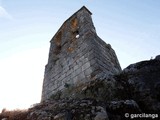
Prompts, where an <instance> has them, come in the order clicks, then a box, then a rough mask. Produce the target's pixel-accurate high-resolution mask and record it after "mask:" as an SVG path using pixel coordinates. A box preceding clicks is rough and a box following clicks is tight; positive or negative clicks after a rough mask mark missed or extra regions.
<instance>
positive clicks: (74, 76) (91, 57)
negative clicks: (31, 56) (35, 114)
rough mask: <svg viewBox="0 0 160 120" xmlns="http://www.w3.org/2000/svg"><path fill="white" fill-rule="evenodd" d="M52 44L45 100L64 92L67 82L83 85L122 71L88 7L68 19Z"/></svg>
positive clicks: (44, 82) (45, 78)
mask: <svg viewBox="0 0 160 120" xmlns="http://www.w3.org/2000/svg"><path fill="white" fill-rule="evenodd" d="M76 36H78V37H76ZM50 42H51V45H50V51H49V58H48V64H47V65H46V68H45V75H44V81H43V90H42V101H44V100H47V99H49V98H50V96H51V95H53V94H55V93H56V92H58V91H63V89H64V88H65V84H66V83H67V84H72V85H74V86H79V85H81V84H84V83H86V82H88V80H92V78H93V77H94V76H95V75H97V74H98V73H102V72H105V73H108V75H113V74H117V73H119V72H120V71H121V67H120V65H119V62H118V59H117V57H116V54H115V52H114V50H113V49H112V48H111V46H110V45H109V44H106V43H105V42H104V41H103V40H102V39H100V38H99V37H98V36H97V34H96V31H95V27H94V25H93V22H92V18H91V12H90V11H89V10H88V9H87V8H86V7H82V8H81V9H80V10H78V11H77V12H76V13H74V14H73V15H72V16H71V17H70V18H69V19H67V20H66V21H65V22H64V23H63V25H62V26H61V27H60V29H59V30H58V31H57V33H56V34H55V35H54V37H53V38H52V39H51V41H50Z"/></svg>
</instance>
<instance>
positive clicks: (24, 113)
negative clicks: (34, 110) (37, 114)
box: [0, 109, 28, 120]
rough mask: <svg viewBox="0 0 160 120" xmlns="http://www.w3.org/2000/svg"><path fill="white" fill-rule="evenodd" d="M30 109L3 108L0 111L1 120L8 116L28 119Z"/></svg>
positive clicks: (8, 119)
mask: <svg viewBox="0 0 160 120" xmlns="http://www.w3.org/2000/svg"><path fill="white" fill-rule="evenodd" d="M27 115H28V110H12V111H8V110H5V109H4V110H2V113H0V120H1V119H3V118H7V120H27Z"/></svg>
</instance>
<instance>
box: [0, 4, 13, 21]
mask: <svg viewBox="0 0 160 120" xmlns="http://www.w3.org/2000/svg"><path fill="white" fill-rule="evenodd" d="M0 18H5V19H13V18H12V16H11V15H10V14H9V13H8V12H7V11H6V10H5V9H4V8H3V7H2V6H0Z"/></svg>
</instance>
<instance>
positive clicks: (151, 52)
mask: <svg viewBox="0 0 160 120" xmlns="http://www.w3.org/2000/svg"><path fill="white" fill-rule="evenodd" d="M83 5H85V6H86V7H87V8H88V9H89V10H90V11H91V12H92V13H93V15H92V18H93V22H94V25H95V27H96V31H97V33H98V35H99V37H100V38H102V39H103V40H104V41H105V42H106V43H110V44H111V46H112V48H113V49H114V50H115V51H116V54H117V56H118V59H119V62H120V64H121V66H122V68H125V67H127V66H128V65H129V64H131V63H135V62H138V61H141V60H149V59H150V58H151V57H153V58H154V57H155V56H156V55H158V54H159V53H160V49H159V47H160V34H159V33H160V14H159V13H160V7H159V6H160V1H159V0H101V1H98V0H79V1H75V0H69V1H66V0H61V1H57V0H23V1H22V0H14V1H13V0H0V78H1V79H0V94H1V96H0V109H1V108H3V107H7V108H10V109H12V108H17V107H18V108H23V107H28V106H29V105H31V104H34V103H36V102H39V101H40V97H41V88H42V81H43V75H44V66H45V64H46V63H47V59H48V52H49V45H50V44H49V41H50V39H51V38H52V36H53V35H54V34H55V32H56V31H57V30H58V29H59V27H60V26H61V25H62V23H63V22H64V21H65V20H66V19H67V18H68V17H70V16H71V15H72V14H73V13H74V12H76V11H77V10H78V9H80V8H81V7H82V6H83Z"/></svg>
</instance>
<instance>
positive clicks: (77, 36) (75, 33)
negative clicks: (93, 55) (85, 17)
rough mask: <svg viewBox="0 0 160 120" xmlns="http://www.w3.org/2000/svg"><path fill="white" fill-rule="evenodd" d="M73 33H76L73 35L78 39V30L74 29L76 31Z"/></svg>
mask: <svg viewBox="0 0 160 120" xmlns="http://www.w3.org/2000/svg"><path fill="white" fill-rule="evenodd" d="M75 34H76V36H75V37H76V39H78V38H79V32H78V31H76V32H75Z"/></svg>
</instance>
